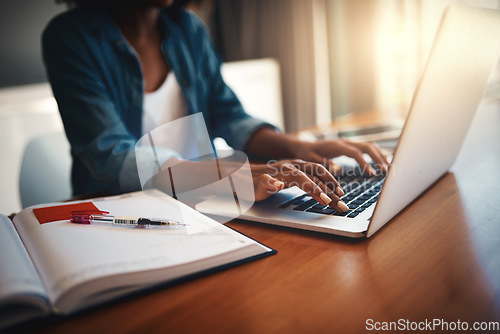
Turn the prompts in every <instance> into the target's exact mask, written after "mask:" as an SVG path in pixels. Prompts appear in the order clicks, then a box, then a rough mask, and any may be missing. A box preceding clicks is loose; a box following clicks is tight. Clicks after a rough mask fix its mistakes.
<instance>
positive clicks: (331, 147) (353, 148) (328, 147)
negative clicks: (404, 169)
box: [297, 139, 389, 175]
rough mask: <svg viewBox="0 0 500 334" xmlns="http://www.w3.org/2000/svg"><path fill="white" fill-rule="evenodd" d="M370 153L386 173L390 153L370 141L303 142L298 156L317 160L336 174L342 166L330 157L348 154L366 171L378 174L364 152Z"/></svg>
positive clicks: (370, 173)
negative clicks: (364, 155)
mask: <svg viewBox="0 0 500 334" xmlns="http://www.w3.org/2000/svg"><path fill="white" fill-rule="evenodd" d="M365 153H366V154H368V155H369V156H370V157H371V159H372V160H373V162H374V163H375V165H376V166H377V167H378V168H379V169H380V171H381V172H382V173H386V172H387V169H388V166H389V162H388V160H387V157H388V154H386V153H385V152H383V151H382V150H381V149H380V148H379V147H378V145H376V144H375V143H369V142H361V143H358V142H353V141H349V140H347V139H337V140H325V141H318V142H312V143H310V142H302V143H301V145H300V146H299V147H298V149H297V158H299V159H302V160H305V161H311V162H316V163H319V164H322V165H324V166H325V167H327V168H328V169H329V170H330V171H331V172H332V173H333V174H336V173H337V172H338V171H339V169H340V166H338V165H336V164H334V163H333V162H332V161H331V160H330V159H331V158H334V157H338V156H341V155H345V156H348V157H350V158H353V159H355V160H356V161H357V163H358V164H359V166H360V167H361V169H362V170H363V172H364V173H366V174H368V175H376V171H375V169H374V168H373V167H372V166H371V165H370V163H368V162H367V161H366V160H365V158H364V157H363V154H365Z"/></svg>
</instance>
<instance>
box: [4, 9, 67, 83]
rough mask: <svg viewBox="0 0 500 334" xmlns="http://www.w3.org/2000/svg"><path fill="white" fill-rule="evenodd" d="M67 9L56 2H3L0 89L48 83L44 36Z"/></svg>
mask: <svg viewBox="0 0 500 334" xmlns="http://www.w3.org/2000/svg"><path fill="white" fill-rule="evenodd" d="M65 8H66V7H65V6H64V5H56V4H55V2H54V0H41V1H40V0H0V64H2V65H1V66H0V87H7V86H17V85H24V84H32V83H38V82H44V81H46V77H45V70H44V68H43V63H42V58H41V48H40V37H41V33H42V31H43V28H44V27H45V25H46V24H47V22H49V20H50V19H51V18H52V17H53V16H54V15H56V14H57V13H59V12H61V11H63V10H65Z"/></svg>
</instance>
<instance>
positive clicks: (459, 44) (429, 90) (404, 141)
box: [367, 6, 500, 237]
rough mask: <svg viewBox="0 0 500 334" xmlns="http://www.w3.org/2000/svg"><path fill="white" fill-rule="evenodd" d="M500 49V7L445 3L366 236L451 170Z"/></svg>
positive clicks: (370, 234)
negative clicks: (447, 6) (481, 7)
mask: <svg viewBox="0 0 500 334" xmlns="http://www.w3.org/2000/svg"><path fill="white" fill-rule="evenodd" d="M499 54H500V12H499V11H495V10H488V9H479V8H468V7H459V6H452V7H449V8H448V9H447V11H446V12H445V14H444V15H443V19H442V21H441V26H440V28H439V30H438V33H437V35H436V39H435V41H434V45H433V48H432V51H431V54H430V56H429V59H428V61H427V65H426V68H425V70H424V73H423V76H422V78H421V80H420V83H419V85H418V87H417V90H416V92H415V95H414V97H413V101H412V105H411V108H410V113H409V115H408V119H407V121H406V124H405V127H404V129H403V133H402V135H401V137H400V141H399V144H398V146H397V148H396V151H395V154H394V159H393V161H392V165H391V167H390V170H389V173H388V175H387V178H386V181H385V183H384V186H383V189H382V193H381V195H380V198H379V200H378V203H377V207H376V208H375V211H374V214H373V216H372V219H371V223H370V225H369V227H368V231H367V237H370V236H372V235H373V234H374V233H375V232H377V231H378V230H379V229H380V228H381V227H382V226H384V225H385V224H386V223H387V222H388V221H389V220H390V219H391V218H393V217H394V216H395V215H396V214H397V213H398V212H400V211H401V210H402V209H403V208H404V207H406V206H407V205H408V204H409V203H410V202H411V201H413V200H414V199H415V198H416V197H418V196H419V195H420V194H421V193H422V192H423V191H424V190H425V189H427V188H428V187H429V186H430V185H431V184H433V183H434V182H435V181H436V180H437V179H439V178H440V177H441V176H442V175H443V174H444V173H446V171H448V170H449V168H450V167H451V165H452V164H453V162H454V161H455V158H456V157H457V155H458V152H459V150H460V147H461V145H462V143H463V140H464V138H465V135H466V133H467V130H468V128H469V124H470V123H471V121H472V117H473V116H474V113H475V111H476V109H477V107H478V105H479V102H480V101H481V98H482V95H483V91H484V89H485V87H486V84H487V83H488V79H489V76H490V73H491V72H492V70H493V69H494V67H495V65H496V63H497V61H498V56H499Z"/></svg>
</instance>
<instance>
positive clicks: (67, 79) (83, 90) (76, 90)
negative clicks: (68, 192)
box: [42, 17, 177, 191]
mask: <svg viewBox="0 0 500 334" xmlns="http://www.w3.org/2000/svg"><path fill="white" fill-rule="evenodd" d="M68 21H69V20H68V18H66V17H59V18H58V19H55V20H53V21H52V22H51V23H50V24H49V25H48V26H47V28H46V29H45V31H44V33H43V35H42V48H43V57H44V62H45V66H46V70H47V74H48V78H49V81H50V83H51V86H52V90H53V93H54V97H55V98H56V100H57V104H58V107H59V112H60V114H61V118H62V121H63V123H64V127H65V130H66V135H67V137H68V140H69V142H70V144H71V152H72V156H73V159H74V160H76V159H77V160H79V162H81V163H82V164H83V165H84V166H85V167H86V168H87V169H88V171H89V172H90V174H91V175H92V177H93V178H95V179H97V180H99V181H102V182H105V183H106V184H109V188H110V189H120V190H121V191H131V190H139V189H140V187H141V185H140V181H139V177H138V172H137V163H138V161H136V153H135V144H136V142H137V139H138V138H136V137H135V136H133V135H132V134H131V133H130V131H129V130H128V129H127V127H126V125H125V123H124V121H123V118H122V116H121V113H120V112H119V111H118V109H117V106H116V103H117V102H116V99H115V98H113V96H112V92H111V91H110V89H109V88H108V86H107V84H106V81H105V76H104V75H103V73H102V68H103V65H102V64H101V63H100V61H102V60H100V59H99V57H97V56H96V54H95V52H94V51H93V50H95V47H96V45H92V43H91V42H89V40H88V39H89V37H88V36H87V35H85V34H84V33H82V31H81V27H78V26H77V25H76V24H75V23H73V22H68ZM160 155H161V159H162V160H167V159H169V157H173V156H177V155H176V153H175V152H173V151H171V152H168V151H164V152H162V153H161V154H160ZM74 163H75V162H74ZM139 163H140V162H139ZM145 163H148V161H146V162H145Z"/></svg>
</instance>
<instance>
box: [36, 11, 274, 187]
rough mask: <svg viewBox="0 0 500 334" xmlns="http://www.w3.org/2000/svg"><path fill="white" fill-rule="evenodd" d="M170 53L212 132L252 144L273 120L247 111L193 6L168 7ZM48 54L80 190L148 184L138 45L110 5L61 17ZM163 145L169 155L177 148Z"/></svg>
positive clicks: (50, 34)
mask: <svg viewBox="0 0 500 334" xmlns="http://www.w3.org/2000/svg"><path fill="white" fill-rule="evenodd" d="M160 27H161V29H162V30H163V35H164V40H163V42H162V51H163V54H164V56H165V60H166V61H167V63H168V64H169V66H170V68H171V69H172V71H173V72H174V73H175V76H176V78H177V80H178V82H179V84H180V87H181V90H182V92H183V94H184V96H185V98H186V101H187V103H188V106H189V112H190V113H198V112H201V113H202V114H203V116H204V119H205V122H206V124H207V128H208V132H209V135H210V137H211V139H213V138H215V137H222V138H224V139H225V140H226V141H227V142H228V144H229V145H230V146H232V147H233V148H234V149H236V150H244V148H245V145H246V143H247V141H248V140H249V138H250V136H251V135H252V134H253V133H254V132H255V131H256V130H257V129H258V128H260V127H263V126H268V124H266V123H264V122H262V121H260V120H257V119H254V118H252V117H250V116H249V115H247V114H246V113H245V112H244V110H243V108H242V106H241V104H240V102H239V101H238V99H237V97H236V96H235V94H234V93H233V92H232V91H231V89H229V87H228V86H227V85H226V84H225V83H224V81H223V79H222V77H221V73H220V66H221V59H220V57H219V55H218V54H217V52H216V50H215V49H214V46H213V44H212V42H211V39H210V37H209V35H208V33H207V30H206V28H205V27H204V25H203V24H202V23H201V22H200V20H199V19H198V18H197V17H196V16H195V15H194V14H192V13H190V12H188V11H181V12H180V13H178V15H175V16H172V15H170V14H169V13H168V12H167V11H165V10H163V11H162V12H161V14H160ZM42 47H43V57H44V62H45V66H46V70H47V74H48V78H49V81H50V83H51V85H52V90H53V93H54V96H55V98H56V100H57V103H58V107H59V111H60V114H61V117H62V120H63V123H64V127H65V130H66V135H67V137H68V140H69V142H70V144H71V154H72V157H73V168H72V183H73V193H74V194H82V193H89V192H96V191H103V190H104V191H109V192H111V193H119V192H125V191H132V190H138V189H140V183H139V178H138V175H137V167H136V158H137V157H136V155H135V144H136V142H137V140H138V139H139V138H140V137H141V136H142V135H143V134H142V133H141V129H142V107H143V99H144V80H143V75H142V70H141V66H140V63H139V60H138V57H137V54H136V52H135V51H134V49H133V48H132V47H131V46H130V44H129V43H128V42H127V40H126V39H125V38H124V37H123V35H122V34H121V32H120V30H119V28H118V26H117V25H116V24H115V23H114V21H113V20H112V19H111V17H110V16H109V14H108V13H106V12H105V11H90V10H86V9H83V8H80V7H77V8H75V9H72V10H69V11H67V12H65V13H63V14H61V15H59V16H57V17H55V18H54V19H53V20H52V21H51V22H50V23H49V24H48V26H47V27H46V29H45V31H44V33H43V36H42ZM176 155H177V153H176V152H173V151H171V152H168V151H166V152H165V151H164V152H163V157H162V160H167V159H168V158H169V156H170V157H174V156H176Z"/></svg>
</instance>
